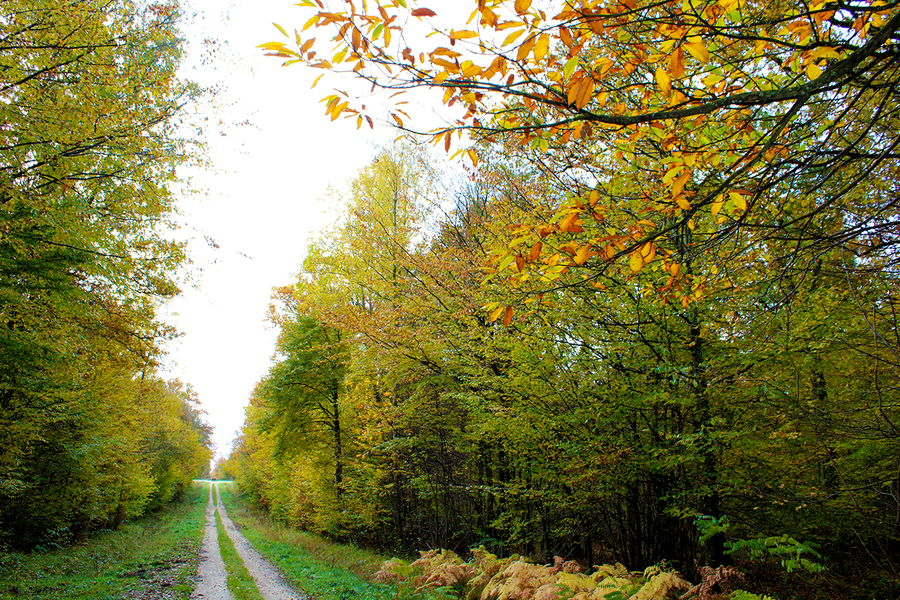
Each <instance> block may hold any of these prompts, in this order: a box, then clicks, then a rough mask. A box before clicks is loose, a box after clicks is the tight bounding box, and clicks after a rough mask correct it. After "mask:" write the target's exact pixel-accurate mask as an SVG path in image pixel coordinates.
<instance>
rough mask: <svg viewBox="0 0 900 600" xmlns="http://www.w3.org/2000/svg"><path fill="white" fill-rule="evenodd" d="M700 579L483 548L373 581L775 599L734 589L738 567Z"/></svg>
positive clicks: (550, 597) (515, 593)
mask: <svg viewBox="0 0 900 600" xmlns="http://www.w3.org/2000/svg"><path fill="white" fill-rule="evenodd" d="M701 575H702V580H701V582H700V583H698V584H697V585H694V586H692V585H691V584H690V583H688V582H687V581H685V580H684V579H683V578H682V577H681V575H680V574H679V573H677V572H675V571H671V570H666V569H664V568H661V567H658V566H653V567H649V568H647V569H646V570H645V571H643V572H630V571H628V569H626V568H625V567H624V566H623V565H621V564H618V563H617V564H615V565H601V566H599V567H595V568H594V570H593V572H592V573H584V572H582V568H581V566H580V565H579V564H578V563H577V562H575V561H572V560H570V561H565V560H563V559H562V558H560V557H558V556H557V557H555V558H554V561H553V564H552V565H537V564H534V563H530V562H528V561H527V560H525V559H523V558H521V557H519V556H517V555H514V556H511V557H509V558H497V556H496V555H495V554H491V553H490V552H488V551H487V550H485V549H484V547H481V548H476V549H474V550H472V558H471V559H470V560H468V561H464V560H463V559H462V558H461V557H460V556H459V555H457V554H456V553H455V552H452V551H450V550H429V551H427V552H421V553H420V557H419V558H418V559H417V560H415V561H414V562H412V563H406V562H404V561H402V560H399V559H396V558H394V559H391V560H389V561H387V562H385V563H384V564H382V566H381V569H380V570H379V571H378V572H377V573H376V574H375V580H376V581H379V582H382V583H394V584H397V585H398V586H399V588H400V590H401V593H400V594H398V595H417V594H423V593H425V592H432V593H434V594H436V595H438V596H440V597H449V598H458V599H460V600H463V599H464V600H772V599H771V598H769V597H767V596H757V595H755V594H751V593H749V592H744V591H741V590H735V584H736V583H737V582H739V581H741V580H742V575H741V574H740V572H739V571H738V570H737V569H735V568H734V567H719V568H717V569H712V568H710V567H704V568H703V569H702V570H701Z"/></svg>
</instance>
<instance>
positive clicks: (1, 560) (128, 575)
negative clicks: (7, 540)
mask: <svg viewBox="0 0 900 600" xmlns="http://www.w3.org/2000/svg"><path fill="white" fill-rule="evenodd" d="M207 493H208V491H207V484H206V483H194V484H193V485H191V486H189V487H188V488H187V489H186V491H185V492H184V494H183V495H182V496H180V497H179V498H178V499H177V500H175V501H174V502H172V503H171V504H169V505H167V506H165V507H163V508H160V509H159V510H157V511H154V512H151V513H150V514H148V515H146V516H144V517H142V518H140V519H137V520H135V521H131V522H127V523H124V524H122V525H121V526H120V527H119V529H118V530H115V531H103V532H99V533H97V534H96V535H94V536H92V537H91V538H90V539H89V540H87V541H86V542H84V543H81V544H77V545H75V546H72V547H67V548H56V549H53V550H46V551H38V552H31V553H25V552H17V551H7V550H4V551H2V552H0V598H3V599H7V598H29V599H35V600H37V599H41V600H56V599H62V598H66V599H68V600H79V599H85V600H88V599H90V600H102V599H106V598H110V599H111V598H123V597H129V598H141V599H146V600H150V599H154V600H158V599H161V598H165V599H167V600H181V599H187V598H189V597H190V593H191V590H192V589H193V582H192V581H191V579H190V578H191V577H192V576H193V575H194V573H195V572H196V569H197V560H198V555H199V551H200V545H201V542H202V538H203V523H204V518H205V517H204V506H205V504H206V501H207Z"/></svg>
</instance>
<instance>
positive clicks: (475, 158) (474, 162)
mask: <svg viewBox="0 0 900 600" xmlns="http://www.w3.org/2000/svg"><path fill="white" fill-rule="evenodd" d="M466 154H468V155H469V160H471V161H472V166H475V167H477V166H478V153H477V152H475V151H474V150H472V149H469V150H466Z"/></svg>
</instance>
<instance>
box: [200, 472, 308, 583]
mask: <svg viewBox="0 0 900 600" xmlns="http://www.w3.org/2000/svg"><path fill="white" fill-rule="evenodd" d="M218 493H219V485H218V484H216V495H217V498H218V497H219V496H218ZM218 504H219V507H218V508H219V516H220V517H221V518H222V524H223V525H224V526H225V533H227V534H228V537H229V538H231V542H232V543H233V544H234V547H235V549H236V550H237V553H238V556H240V557H241V560H242V561H244V565H246V567H247V570H248V571H250V576H251V577H253V580H254V581H255V582H256V587H258V588H259V591H260V593H261V594H262V595H263V598H265V599H266V600H306V597H305V596H303V595H302V594H298V593H297V592H295V591H294V589H293V588H292V587H291V586H290V585H288V583H287V582H286V581H285V580H284V577H282V576H281V573H279V572H278V570H277V569H276V568H275V567H273V566H272V563H270V562H269V561H268V560H266V559H265V558H264V557H263V555H262V554H260V553H259V552H257V550H256V548H254V547H253V545H252V544H251V543H250V542H248V541H247V538H245V537H244V535H243V534H242V533H241V532H240V531H238V529H237V528H236V527H235V526H234V523H232V522H231V519H230V518H228V511H226V510H225V505H224V504H222V501H221V498H220V499H219V502H218Z"/></svg>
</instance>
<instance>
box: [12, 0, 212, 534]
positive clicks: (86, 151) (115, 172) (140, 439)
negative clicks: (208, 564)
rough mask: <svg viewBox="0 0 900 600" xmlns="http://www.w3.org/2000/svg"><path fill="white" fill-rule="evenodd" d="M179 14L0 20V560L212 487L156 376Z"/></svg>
mask: <svg viewBox="0 0 900 600" xmlns="http://www.w3.org/2000/svg"><path fill="white" fill-rule="evenodd" d="M179 10H180V9H179V8H178V6H177V4H175V3H156V4H146V3H143V4H140V3H139V4H135V3H132V2H128V1H119V0H112V1H109V0H103V1H97V0H88V1H83V2H70V1H66V0H37V1H35V0H5V1H4V2H3V3H2V4H0V550H2V551H5V550H7V549H9V548H13V549H32V548H34V549H47V548H54V547H60V546H65V545H67V544H70V543H72V542H74V541H78V540H79V539H81V538H82V537H84V536H85V535H87V534H89V533H91V532H92V531H95V530H97V529H100V528H108V527H115V526H118V525H119V524H120V523H122V522H123V521H124V520H126V519H131V518H133V517H136V516H138V515H140V514H142V513H143V512H145V511H147V510H151V509H154V508H158V507H160V506H162V505H163V504H165V503H167V502H169V500H171V499H172V498H173V497H175V496H177V495H178V494H179V493H180V492H181V490H182V489H183V488H184V486H185V485H187V484H189V483H190V481H191V480H192V479H193V478H194V477H196V476H198V475H200V474H201V473H202V472H204V470H205V471H207V472H208V470H209V462H210V459H211V450H210V447H211V443H210V435H211V433H212V430H211V428H210V427H209V425H208V424H207V423H206V422H205V420H204V415H203V412H202V410H201V409H200V407H199V404H198V398H197V396H196V394H195V392H194V391H193V390H192V388H191V387H190V386H189V385H186V384H183V383H182V382H180V381H178V380H169V381H167V380H164V379H163V378H161V377H160V376H159V375H158V373H157V369H158V365H159V359H160V356H161V345H160V343H161V341H162V340H165V339H167V338H171V337H172V336H173V335H174V334H175V332H174V331H172V330H171V328H170V327H169V326H167V325H166V324H165V323H163V322H161V321H160V320H159V319H158V318H157V312H158V309H159V307H160V306H161V305H162V303H163V302H164V301H165V300H166V299H168V298H171V297H172V296H173V295H175V294H177V293H178V291H179V289H178V279H179V275H177V272H178V269H179V267H180V266H181V265H183V264H184V263H185V260H186V256H185V253H184V247H183V244H182V243H180V242H177V241H174V238H173V236H172V220H171V218H172V215H173V211H174V208H175V199H176V190H177V186H176V185H175V183H176V181H175V180H176V178H175V169H176V167H178V166H179V165H183V164H187V163H188V162H190V161H193V160H199V159H200V158H201V157H202V153H201V152H200V150H201V149H199V148H197V147H196V144H195V142H193V141H192V140H191V139H189V138H187V137H185V136H184V131H183V130H181V129H180V119H181V117H182V114H183V108H184V107H185V106H186V105H188V104H189V103H191V102H194V101H196V100H197V99H198V98H199V97H200V96H201V95H202V93H203V90H201V89H199V88H198V87H197V86H195V85H193V84H191V83H190V82H188V81H185V80H182V79H180V78H179V77H178V76H177V74H176V71H177V69H178V66H179V64H180V62H181V58H182V40H181V37H180V32H179V30H178V19H179V14H180V13H179Z"/></svg>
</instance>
